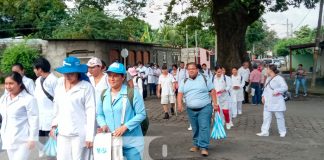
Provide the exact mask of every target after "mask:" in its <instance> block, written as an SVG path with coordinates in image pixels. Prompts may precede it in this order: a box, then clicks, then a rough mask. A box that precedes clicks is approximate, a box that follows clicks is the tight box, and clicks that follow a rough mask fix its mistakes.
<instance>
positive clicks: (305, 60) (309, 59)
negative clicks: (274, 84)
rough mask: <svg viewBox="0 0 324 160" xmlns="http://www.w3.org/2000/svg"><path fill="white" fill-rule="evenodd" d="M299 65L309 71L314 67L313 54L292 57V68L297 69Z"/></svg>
mask: <svg viewBox="0 0 324 160" xmlns="http://www.w3.org/2000/svg"><path fill="white" fill-rule="evenodd" d="M298 64H303V68H304V69H306V70H307V71H309V68H310V67H312V66H313V64H314V60H313V55H312V54H298V55H293V56H292V68H294V69H296V68H297V66H298Z"/></svg>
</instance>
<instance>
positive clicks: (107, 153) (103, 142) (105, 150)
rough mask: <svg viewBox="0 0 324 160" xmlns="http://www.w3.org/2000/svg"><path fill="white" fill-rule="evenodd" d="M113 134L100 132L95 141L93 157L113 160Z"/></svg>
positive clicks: (101, 159)
mask: <svg viewBox="0 0 324 160" xmlns="http://www.w3.org/2000/svg"><path fill="white" fill-rule="evenodd" d="M111 151H112V134H111V133H99V134H97V135H96V136H95V138H94V141H93V157H94V159H95V160H111V159H112V158H111Z"/></svg>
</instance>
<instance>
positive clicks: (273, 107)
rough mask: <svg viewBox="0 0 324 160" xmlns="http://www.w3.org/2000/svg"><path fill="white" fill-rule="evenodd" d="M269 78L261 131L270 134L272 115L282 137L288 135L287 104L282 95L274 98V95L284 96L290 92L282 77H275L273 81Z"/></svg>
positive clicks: (263, 95) (265, 91) (264, 93)
mask: <svg viewBox="0 0 324 160" xmlns="http://www.w3.org/2000/svg"><path fill="white" fill-rule="evenodd" d="M271 79H272V78H271V77H268V78H267V80H266V83H265V85H266V86H265V88H264V91H263V94H262V97H264V100H265V104H264V111H263V124H262V128H261V131H262V133H267V134H268V133H269V128H270V125H271V119H272V113H274V114H275V116H276V118H277V125H278V130H279V133H280V135H285V134H286V132H287V131H286V126H285V117H284V112H285V111H286V103H285V100H284V98H283V96H282V95H279V96H274V95H273V94H276V93H281V94H283V93H284V92H286V91H287V90H288V86H287V83H286V82H285V80H284V78H283V77H281V76H275V77H274V78H273V79H272V80H271Z"/></svg>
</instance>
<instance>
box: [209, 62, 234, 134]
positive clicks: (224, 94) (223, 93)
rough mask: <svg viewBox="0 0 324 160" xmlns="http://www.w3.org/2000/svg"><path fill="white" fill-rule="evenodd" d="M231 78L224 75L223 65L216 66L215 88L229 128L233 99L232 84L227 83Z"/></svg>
mask: <svg viewBox="0 0 324 160" xmlns="http://www.w3.org/2000/svg"><path fill="white" fill-rule="evenodd" d="M229 81H230V80H227V79H226V77H225V75H223V70H222V67H221V66H216V67H215V76H214V77H213V79H212V82H213V85H214V88H215V90H216V95H217V102H218V105H219V107H220V109H221V111H222V112H223V115H224V118H225V124H226V128H227V129H231V127H232V124H231V116H230V102H229V99H231V96H230V93H229V90H230V88H231V85H227V84H228V82H229Z"/></svg>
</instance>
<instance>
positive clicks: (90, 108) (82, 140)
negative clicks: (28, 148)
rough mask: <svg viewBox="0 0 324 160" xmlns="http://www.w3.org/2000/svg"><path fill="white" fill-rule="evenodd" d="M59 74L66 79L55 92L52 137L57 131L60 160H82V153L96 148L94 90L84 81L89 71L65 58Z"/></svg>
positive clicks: (61, 80) (63, 79)
mask: <svg viewBox="0 0 324 160" xmlns="http://www.w3.org/2000/svg"><path fill="white" fill-rule="evenodd" d="M56 71H57V72H59V73H61V74H63V75H64V77H62V78H60V79H59V80H58V82H57V87H56V89H55V97H54V119H53V122H52V127H53V129H52V130H51V136H54V134H53V133H54V131H55V129H56V128H57V129H58V135H57V159H58V160H79V159H83V157H82V152H87V151H88V150H87V149H89V148H92V145H93V138H94V131H95V114H96V113H95V105H96V103H95V92H94V89H93V87H92V85H91V84H90V83H89V82H88V81H86V80H84V79H83V76H85V73H87V71H88V67H87V65H84V64H80V60H79V59H78V58H76V57H72V56H71V57H67V58H65V59H64V62H63V66H62V67H59V68H56ZM84 78H85V77H84ZM83 154H84V153H83Z"/></svg>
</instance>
